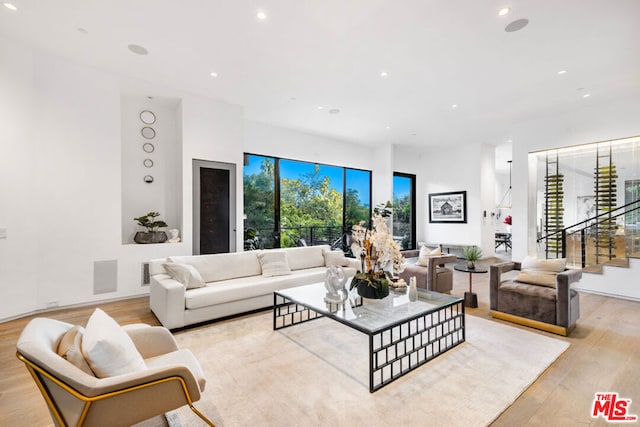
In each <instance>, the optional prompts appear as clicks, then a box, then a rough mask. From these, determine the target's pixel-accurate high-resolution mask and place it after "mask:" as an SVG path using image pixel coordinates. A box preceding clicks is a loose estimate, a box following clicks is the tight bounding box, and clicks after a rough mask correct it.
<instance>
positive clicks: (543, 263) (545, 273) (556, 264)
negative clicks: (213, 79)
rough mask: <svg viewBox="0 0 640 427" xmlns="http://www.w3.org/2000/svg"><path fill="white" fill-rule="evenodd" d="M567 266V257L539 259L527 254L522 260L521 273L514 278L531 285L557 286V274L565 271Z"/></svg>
mask: <svg viewBox="0 0 640 427" xmlns="http://www.w3.org/2000/svg"><path fill="white" fill-rule="evenodd" d="M566 267H567V259H566V258H556V259H538V258H534V257H530V256H526V257H524V259H523V260H522V264H521V266H520V273H519V274H518V275H517V276H516V278H515V279H514V280H515V281H517V282H521V283H528V284H530V285H540V286H548V287H550V288H555V287H556V274H557V273H561V272H563V271H564V270H565V268H566Z"/></svg>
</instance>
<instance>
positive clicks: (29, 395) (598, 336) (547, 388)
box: [0, 271, 640, 427]
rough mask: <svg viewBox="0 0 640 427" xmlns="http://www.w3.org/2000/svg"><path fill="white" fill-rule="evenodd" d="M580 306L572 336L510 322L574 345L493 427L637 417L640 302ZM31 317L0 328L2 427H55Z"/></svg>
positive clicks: (59, 314)
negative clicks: (615, 398) (620, 411)
mask: <svg viewBox="0 0 640 427" xmlns="http://www.w3.org/2000/svg"><path fill="white" fill-rule="evenodd" d="M488 276H489V275H488V274H474V275H473V290H474V291H475V292H476V293H477V294H478V302H479V307H478V308H476V309H467V314H469V315H472V316H478V317H483V318H486V319H490V318H491V317H490V314H489V291H488V289H489V281H488V279H489V278H488ZM468 285H469V279H468V274H467V273H463V272H458V271H455V272H454V290H453V292H452V293H453V294H454V295H459V296H462V295H463V293H464V292H465V291H466V290H467V289H468ZM94 307H95V306H87V307H82V308H73V309H63V310H58V311H52V312H48V313H46V316H47V317H51V318H56V319H60V320H63V321H66V322H69V323H73V324H80V325H84V324H85V323H86V320H87V318H88V317H89V316H90V314H91V313H92V311H93V308H94ZM100 307H101V308H102V309H103V310H105V311H106V312H107V313H109V314H110V315H111V316H113V317H114V318H115V319H116V320H117V321H118V322H120V323H121V324H129V323H137V322H142V323H149V324H158V321H157V319H156V318H155V317H154V316H153V314H151V312H150V311H149V306H148V300H147V298H135V299H129V300H123V301H119V302H113V303H105V304H100ZM580 308H581V316H580V320H579V321H578V326H577V327H576V329H575V330H574V331H573V333H572V334H571V336H570V337H568V338H563V337H557V336H555V335H552V334H549V333H546V332H541V331H535V330H533V329H529V328H524V327H521V326H518V325H512V324H509V325H512V326H513V327H518V328H523V329H527V330H529V331H534V332H536V333H540V334H544V335H548V336H554V337H557V338H559V339H563V340H566V341H568V342H569V343H571V346H570V347H569V349H568V350H567V351H566V352H565V353H564V354H563V355H562V356H561V357H560V358H559V359H558V360H556V362H554V363H553V365H552V366H550V367H549V368H548V369H547V371H546V372H544V373H543V374H542V375H541V376H540V378H538V380H537V381H536V382H535V383H534V384H533V385H532V386H531V387H529V389H528V390H526V391H525V392H524V393H523V394H522V395H521V396H520V397H519V398H518V399H517V400H516V401H515V402H514V404H513V405H512V406H511V407H510V408H508V409H507V410H506V411H505V412H504V413H503V414H502V415H501V416H500V417H499V418H498V419H497V420H496V421H495V422H494V424H493V425H494V426H545V427H547V426H574V425H606V422H604V421H603V420H602V418H600V419H598V420H593V419H591V417H590V410H591V404H592V401H593V396H594V393H596V392H605V391H611V392H618V393H619V394H620V397H624V398H629V399H632V403H631V406H630V412H631V413H632V414H637V415H640V303H638V302H633V301H626V300H621V299H615V298H608V297H603V296H598V295H592V294H585V293H582V294H581V295H580ZM41 316H43V314H41ZM31 317H32V316H30V317H26V318H23V319H18V320H13V321H9V322H5V323H1V324H0V355H1V356H2V362H3V363H2V364H0V426H23V425H24V426H27V425H28V426H49V425H53V423H52V422H51V418H50V417H49V413H48V411H47V409H46V407H45V403H44V400H43V399H42V397H41V396H40V394H39V391H38V390H37V388H36V386H35V384H34V382H33V381H32V380H31V378H30V377H29V374H28V372H27V370H26V369H25V368H24V366H23V365H22V364H21V363H20V362H19V361H18V360H17V359H16V357H15V344H16V340H17V338H18V336H19V334H20V332H21V331H22V329H23V328H24V326H25V325H26V323H27V322H28V321H29V320H30V319H31ZM494 321H498V320H494ZM498 322H501V321H498ZM502 323H506V322H502ZM499 345H500V343H496V346H499ZM425 392H426V391H425ZM460 404H461V405H464V402H460ZM452 416H455V414H452ZM421 421H422V422H419V420H416V425H425V424H424V420H421Z"/></svg>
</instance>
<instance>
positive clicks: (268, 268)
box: [258, 250, 291, 277]
mask: <svg viewBox="0 0 640 427" xmlns="http://www.w3.org/2000/svg"><path fill="white" fill-rule="evenodd" d="M258 260H259V261H260V266H261V267H262V275H263V276H264V277H273V276H285V275H287V274H291V268H289V261H288V260H287V254H286V253H285V252H284V251H274V250H266V251H261V252H260V253H258Z"/></svg>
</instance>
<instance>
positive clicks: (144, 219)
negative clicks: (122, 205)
mask: <svg viewBox="0 0 640 427" xmlns="http://www.w3.org/2000/svg"><path fill="white" fill-rule="evenodd" d="M159 216H160V213H158V212H149V213H148V214H146V215H142V216H139V217H138V218H133V220H134V221H137V222H138V225H141V226H143V227H146V229H147V231H148V232H152V231H156V228H158V227H166V226H167V223H166V222H164V221H162V220H157V221H155V218H157V217H159Z"/></svg>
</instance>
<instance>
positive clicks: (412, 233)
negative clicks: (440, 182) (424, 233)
mask: <svg viewBox="0 0 640 427" xmlns="http://www.w3.org/2000/svg"><path fill="white" fill-rule="evenodd" d="M415 206H416V176H415V175H409V174H406V173H400V172H394V174H393V238H394V240H395V241H397V242H398V243H399V244H400V248H402V249H414V248H415V247H416V209H415Z"/></svg>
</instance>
